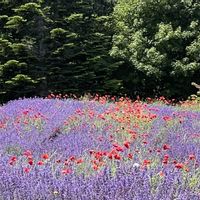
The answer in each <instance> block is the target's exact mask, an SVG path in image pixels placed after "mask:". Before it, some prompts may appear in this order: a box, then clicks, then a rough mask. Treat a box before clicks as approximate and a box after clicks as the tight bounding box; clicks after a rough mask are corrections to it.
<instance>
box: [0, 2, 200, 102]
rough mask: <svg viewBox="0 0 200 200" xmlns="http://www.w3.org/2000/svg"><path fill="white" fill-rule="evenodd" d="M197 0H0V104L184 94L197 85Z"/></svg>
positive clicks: (199, 49) (199, 24)
mask: <svg viewBox="0 0 200 200" xmlns="http://www.w3.org/2000/svg"><path fill="white" fill-rule="evenodd" d="M198 79H200V3H198V0H197V1H195V0H177V1H174V0H118V1H112V0H73V1H69V0H54V1H50V0H35V1H27V0H20V1H19V0H15V1H13V0H1V1H0V99H1V101H7V100H10V99H15V98H18V97H21V96H35V95H37V96H46V95H47V94H48V93H50V92H53V93H62V94H63V93H76V94H83V93H87V92H90V93H102V94H105V93H110V94H124V93H126V94H128V95H131V96H135V95H141V96H154V95H165V96H168V97H186V96H187V95H189V94H190V93H191V92H192V89H193V88H192V86H191V85H190V82H192V81H194V82H199V81H200V80H198Z"/></svg>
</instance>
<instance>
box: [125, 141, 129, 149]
mask: <svg viewBox="0 0 200 200" xmlns="http://www.w3.org/2000/svg"><path fill="white" fill-rule="evenodd" d="M124 146H125V147H126V148H127V149H129V148H130V142H128V141H126V142H124Z"/></svg>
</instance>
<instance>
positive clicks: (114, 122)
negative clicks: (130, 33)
mask: <svg viewBox="0 0 200 200" xmlns="http://www.w3.org/2000/svg"><path fill="white" fill-rule="evenodd" d="M161 100H162V99H161ZM0 172H1V173H0V200H46V199H48V200H54V199H55V200H62V199H63V200H200V109H193V107H191V106H187V104H186V105H184V106H169V105H166V104H165V103H163V101H159V102H157V103H152V104H151V103H144V102H140V101H134V102H133V101H131V100H129V99H126V98H120V99H119V100H118V101H115V100H114V99H110V100H109V101H108V100H107V98H106V97H101V98H100V99H98V100H96V99H93V100H85V99H83V100H73V99H62V100H61V99H39V98H35V99H23V100H15V101H10V102H9V103H7V104H6V105H3V106H1V107H0Z"/></svg>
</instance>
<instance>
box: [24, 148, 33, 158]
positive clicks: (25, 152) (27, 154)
mask: <svg viewBox="0 0 200 200" xmlns="http://www.w3.org/2000/svg"><path fill="white" fill-rule="evenodd" d="M23 155H24V156H27V157H28V156H32V152H31V151H29V150H26V151H24V153H23Z"/></svg>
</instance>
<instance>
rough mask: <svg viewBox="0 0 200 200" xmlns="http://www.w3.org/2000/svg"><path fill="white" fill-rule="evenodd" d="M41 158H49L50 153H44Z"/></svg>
mask: <svg viewBox="0 0 200 200" xmlns="http://www.w3.org/2000/svg"><path fill="white" fill-rule="evenodd" d="M41 158H43V159H45V160H47V159H48V158H49V155H48V154H47V153H44V154H42V155H41Z"/></svg>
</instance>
